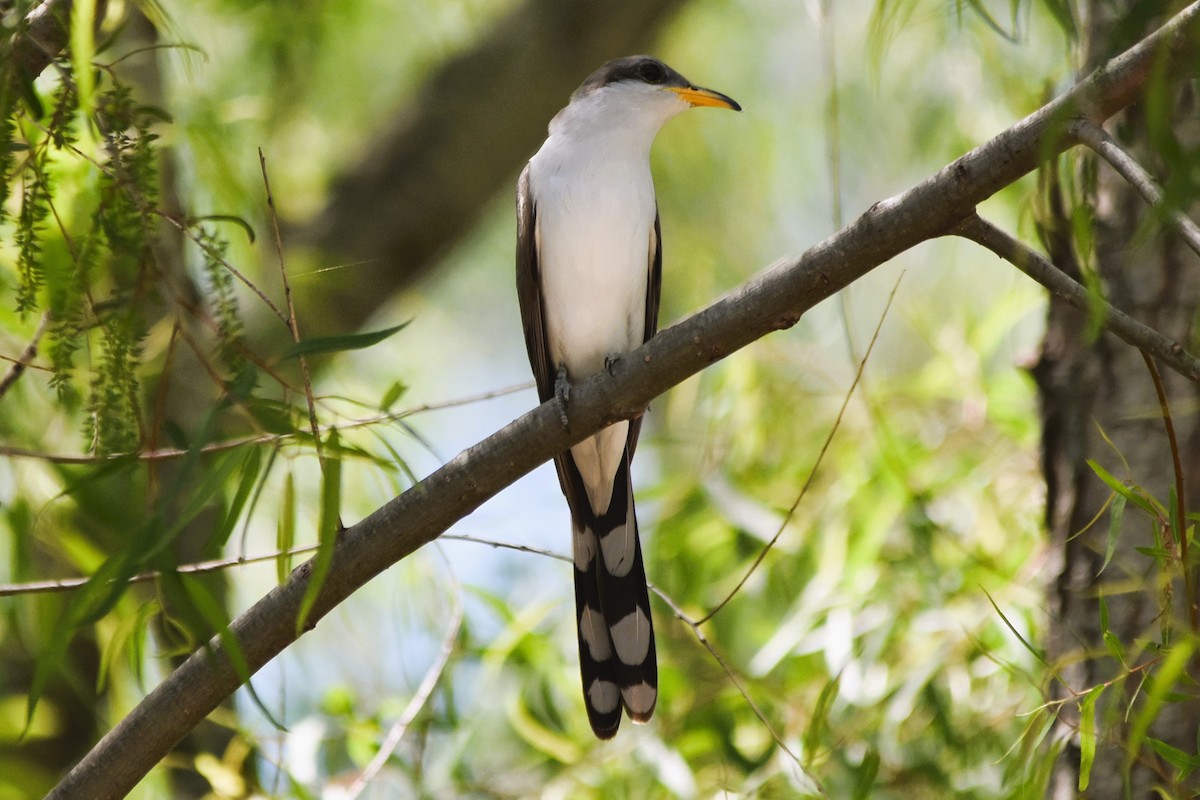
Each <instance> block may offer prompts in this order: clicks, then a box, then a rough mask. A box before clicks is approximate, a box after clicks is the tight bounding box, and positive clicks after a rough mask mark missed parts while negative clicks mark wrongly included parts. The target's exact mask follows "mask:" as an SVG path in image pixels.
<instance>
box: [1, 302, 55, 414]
mask: <svg viewBox="0 0 1200 800" xmlns="http://www.w3.org/2000/svg"><path fill="white" fill-rule="evenodd" d="M49 324H50V312H49V311H47V312H46V313H44V314H42V318H41V320H40V321H39V322H38V326H37V330H35V331H34V332H33V337H32V338H31V339H30V340H29V344H27V345H26V346H25V350H24V352H22V353H21V355H20V356H19V357H18V358H17V359H16V360H15V361H13V363H12V366H11V367H9V368H8V372H6V373H4V377H3V378H0V397H3V396H4V394H5V393H6V392H7V391H8V390H9V389H11V388H12V387H13V384H15V383H16V382H17V379H18V378H20V377H21V376H22V375H24V374H25V370H26V368H27V367H29V365H30V364H32V363H33V360H34V359H35V358H37V353H38V342H39V341H41V339H42V334H44V333H45V332H46V327H47V326H48V325H49Z"/></svg>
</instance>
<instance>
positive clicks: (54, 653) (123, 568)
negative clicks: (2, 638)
mask: <svg viewBox="0 0 1200 800" xmlns="http://www.w3.org/2000/svg"><path fill="white" fill-rule="evenodd" d="M131 571H132V570H131V568H130V566H129V562H128V560H127V559H125V558H122V557H121V556H113V557H111V558H109V559H108V560H107V561H105V562H104V563H103V564H102V565H101V566H100V568H99V569H98V570H96V572H95V573H94V574H93V575H92V577H91V578H90V579H88V582H87V583H85V584H84V585H83V586H82V587H81V588H80V589H79V590H78V591H76V592H75V594H74V595H73V596H72V597H71V599H70V600H69V601H68V603H67V607H66V609H65V610H64V611H63V614H62V618H61V619H60V620H59V621H58V624H57V625H55V626H54V629H53V632H52V633H51V635H50V640H49V641H48V642H47V643H46V646H45V647H44V648H43V649H42V651H41V652H40V653H38V657H37V663H36V664H35V665H34V668H33V680H32V681H30V684H29V697H28V702H27V704H26V706H27V709H28V713H27V717H26V720H25V724H26V726H28V725H29V723H31V722H32V721H33V713H34V711H35V710H37V704H38V700H39V699H40V698H41V696H42V693H43V692H44V691H45V690H46V686H47V685H48V684H49V683H50V679H51V678H53V677H54V676H55V675H57V674H58V673H59V671H60V670H61V669H62V665H63V663H65V661H66V654H67V646H68V645H69V644H70V642H71V637H72V636H74V635H75V633H76V632H77V631H78V630H79V629H80V628H82V627H83V626H84V625H87V624H89V623H91V622H94V621H96V620H97V619H99V618H100V617H102V616H104V614H106V613H107V612H108V610H109V609H111V608H112V607H113V606H114V605H116V603H117V601H118V600H120V598H121V595H122V594H123V593H124V592H125V588H126V584H125V578H127V577H128V575H129V573H131Z"/></svg>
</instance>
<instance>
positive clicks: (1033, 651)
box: [979, 586, 1050, 669]
mask: <svg viewBox="0 0 1200 800" xmlns="http://www.w3.org/2000/svg"><path fill="white" fill-rule="evenodd" d="M979 588H980V589H983V587H982V586H980V587H979ZM983 593H984V594H985V595H987V599H988V602H989V603H991V604H992V608H994V609H996V613H997V614H999V615H1000V619H1001V620H1003V622H1004V624H1005V625H1006V626H1007V627H1008V629H1009V630H1010V631H1012V635H1013V636H1015V637H1017V640H1018V641H1019V642H1020V643H1021V645H1022V646H1023V647H1024V648H1025V649H1026V650H1028V651H1029V652H1030V654H1031V655H1032V656H1033V657H1034V658H1036V659H1037V660H1038V661H1040V662H1041V663H1042V666H1044V667H1046V668H1047V669H1049V668H1050V665H1049V664H1048V663H1046V658H1045V656H1043V655H1042V651H1041V650H1038V649H1037V648H1035V647H1034V646H1033V645H1031V644H1030V643H1029V642H1027V641H1026V640H1025V637H1024V636H1022V635H1021V634H1020V633H1018V632H1017V629H1016V628H1015V627H1014V626H1013V624H1012V623H1011V622H1009V621H1008V617H1006V616H1004V612H1003V611H1001V610H1000V606H998V605H996V601H995V600H993V599H992V596H991V595H990V594H988V590H987V589H983Z"/></svg>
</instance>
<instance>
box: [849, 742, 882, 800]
mask: <svg viewBox="0 0 1200 800" xmlns="http://www.w3.org/2000/svg"><path fill="white" fill-rule="evenodd" d="M878 774H879V751H878V750H876V749H875V748H871V749H870V750H868V751H867V754H866V756H864V757H863V760H862V763H861V764H859V766H858V773H857V775H856V777H855V780H854V795H853V797H854V800H865V798H868V797H871V796H872V791H871V790H872V789H874V788H875V777H876V776H877V775H878Z"/></svg>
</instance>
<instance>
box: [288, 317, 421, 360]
mask: <svg viewBox="0 0 1200 800" xmlns="http://www.w3.org/2000/svg"><path fill="white" fill-rule="evenodd" d="M406 327H408V323H407V322H402V323H400V324H399V325H395V326H393V327H391V328H384V329H383V330H381V331H368V332H366V333H348V334H342V335H340V336H320V337H318V338H316V339H305V340H304V341H302V342H298V343H297V344H294V345H292V346H291V347H290V348H289V349H288V350H287V351H286V352H284V354H283V358H285V359H287V358H299V357H300V356H311V355H316V354H318V353H339V352H342V351H345V350H362V349H363V348H365V347H370V346H372V345H375V344H379V343H380V342H382V341H383V340H384V339H387V338H388V337H389V336H392V335H393V334H396V333H399V332H400V331H402V330H404V329H405V328H406Z"/></svg>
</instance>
